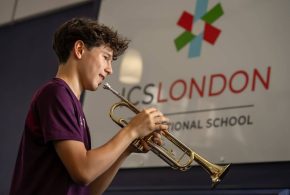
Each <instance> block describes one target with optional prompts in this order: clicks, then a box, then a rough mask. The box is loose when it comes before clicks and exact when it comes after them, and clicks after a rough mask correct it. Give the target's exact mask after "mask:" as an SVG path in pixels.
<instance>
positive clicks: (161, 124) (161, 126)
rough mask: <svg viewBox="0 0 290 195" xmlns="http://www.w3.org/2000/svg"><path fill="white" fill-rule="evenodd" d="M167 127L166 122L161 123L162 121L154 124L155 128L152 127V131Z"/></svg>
mask: <svg viewBox="0 0 290 195" xmlns="http://www.w3.org/2000/svg"><path fill="white" fill-rule="evenodd" d="M167 129H168V125H167V124H163V123H160V124H155V128H154V131H157V130H162V131H163V130H167Z"/></svg>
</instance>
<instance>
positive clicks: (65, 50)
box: [53, 18, 130, 63]
mask: <svg viewBox="0 0 290 195" xmlns="http://www.w3.org/2000/svg"><path fill="white" fill-rule="evenodd" d="M78 40H82V41H83V42H84V43H85V45H86V47H87V48H88V49H90V48H92V47H99V46H101V45H106V46H108V47H110V48H111V49H112V50H113V60H116V59H117V58H118V56H120V55H122V54H123V53H124V51H125V50H126V49H127V48H128V44H129V42H130V41H129V40H128V39H126V38H124V37H122V36H121V35H120V34H118V32H117V31H115V30H113V29H112V28H109V27H107V26H105V25H104V24H99V23H98V22H97V21H96V20H93V19H90V18H73V19H71V20H69V21H67V22H65V23H64V24H62V25H61V26H60V27H59V28H58V29H57V31H56V32H55V33H54V38H53V49H54V51H55V53H56V55H57V57H58V59H59V62H60V63H65V62H66V61H67V60H68V57H69V55H70V52H71V50H72V48H73V45H74V44H75V42H76V41H78Z"/></svg>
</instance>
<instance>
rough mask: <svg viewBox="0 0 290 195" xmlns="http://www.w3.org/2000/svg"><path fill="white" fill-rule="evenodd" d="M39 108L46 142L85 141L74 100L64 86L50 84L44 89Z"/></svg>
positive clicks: (39, 99) (39, 100)
mask: <svg viewBox="0 0 290 195" xmlns="http://www.w3.org/2000/svg"><path fill="white" fill-rule="evenodd" d="M36 106H37V110H38V113H39V121H40V126H41V129H42V133H43V137H44V142H45V143H46V142H48V141H54V140H68V139H72V140H78V141H83V138H82V132H81V128H80V125H79V123H78V119H79V117H78V113H77V112H76V108H75V105H74V101H73V99H72V97H71V96H70V94H69V93H68V91H67V89H66V88H65V87H63V86H56V85H53V86H50V87H48V88H46V89H44V90H43V91H42V93H41V94H40V95H39V98H38V101H37V104H36Z"/></svg>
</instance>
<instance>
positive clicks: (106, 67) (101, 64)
mask: <svg viewBox="0 0 290 195" xmlns="http://www.w3.org/2000/svg"><path fill="white" fill-rule="evenodd" d="M112 60H113V50H112V49H111V48H110V47H107V46H104V45H102V46H100V47H93V48H91V49H87V48H86V47H84V51H83V53H82V58H81V59H80V61H79V65H78V72H79V79H80V82H81V84H82V87H83V89H84V90H91V91H94V90H96V89H97V88H98V86H99V85H100V84H101V83H102V82H103V80H104V79H105V78H106V77H107V76H108V75H111V74H112V73H113V69H112Z"/></svg>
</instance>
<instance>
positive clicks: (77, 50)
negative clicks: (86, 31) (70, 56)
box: [73, 40, 85, 60]
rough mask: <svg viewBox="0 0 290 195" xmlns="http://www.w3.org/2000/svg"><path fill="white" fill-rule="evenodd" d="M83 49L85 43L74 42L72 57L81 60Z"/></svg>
mask: <svg viewBox="0 0 290 195" xmlns="http://www.w3.org/2000/svg"><path fill="white" fill-rule="evenodd" d="M84 49H85V43H84V42H83V41H81V40H78V41H76V42H75V44H74V48H73V52H74V55H75V57H76V58H77V59H79V60H80V59H81V58H82V55H83V53H84Z"/></svg>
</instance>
